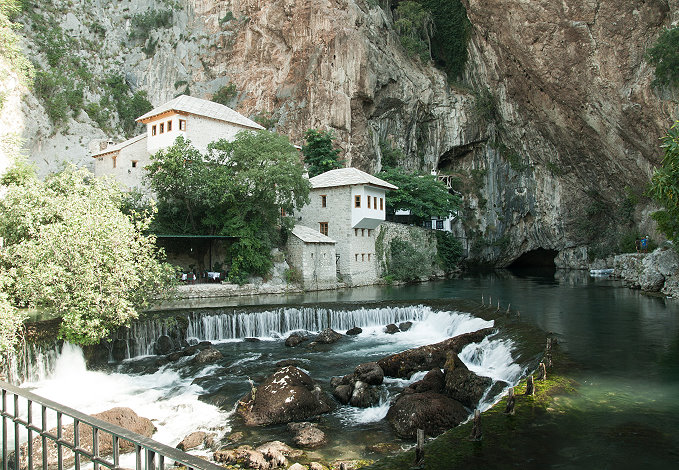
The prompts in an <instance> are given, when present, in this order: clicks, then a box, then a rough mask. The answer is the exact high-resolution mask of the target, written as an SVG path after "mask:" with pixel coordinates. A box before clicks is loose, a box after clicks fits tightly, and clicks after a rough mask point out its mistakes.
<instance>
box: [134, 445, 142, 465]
mask: <svg viewBox="0 0 679 470" xmlns="http://www.w3.org/2000/svg"><path fill="white" fill-rule="evenodd" d="M134 452H135V454H136V456H135V457H136V458H135V469H136V470H142V468H141V446H140V445H139V444H135V445H134Z"/></svg>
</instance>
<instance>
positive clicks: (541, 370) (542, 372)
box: [537, 362, 547, 380]
mask: <svg viewBox="0 0 679 470" xmlns="http://www.w3.org/2000/svg"><path fill="white" fill-rule="evenodd" d="M537 380H547V367H545V363H544V362H541V363H540V365H539V366H538V377H537Z"/></svg>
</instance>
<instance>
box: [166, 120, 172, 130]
mask: <svg viewBox="0 0 679 470" xmlns="http://www.w3.org/2000/svg"><path fill="white" fill-rule="evenodd" d="M167 132H172V119H170V120H169V121H167Z"/></svg>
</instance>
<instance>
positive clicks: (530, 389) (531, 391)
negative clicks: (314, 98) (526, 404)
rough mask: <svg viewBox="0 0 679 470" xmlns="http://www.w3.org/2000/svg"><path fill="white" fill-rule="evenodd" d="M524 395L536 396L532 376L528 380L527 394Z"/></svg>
mask: <svg viewBox="0 0 679 470" xmlns="http://www.w3.org/2000/svg"><path fill="white" fill-rule="evenodd" d="M524 395H535V383H534V382H533V376H532V375H529V376H528V378H527V379H526V393H524Z"/></svg>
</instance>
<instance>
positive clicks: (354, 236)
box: [295, 168, 398, 285]
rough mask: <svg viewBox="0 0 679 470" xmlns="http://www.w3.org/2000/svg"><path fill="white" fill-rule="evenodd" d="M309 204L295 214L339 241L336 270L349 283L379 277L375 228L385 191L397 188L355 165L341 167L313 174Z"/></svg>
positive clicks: (382, 212) (380, 217)
mask: <svg viewBox="0 0 679 470" xmlns="http://www.w3.org/2000/svg"><path fill="white" fill-rule="evenodd" d="M309 181H310V182H311V192H310V194H309V198H310V203H309V204H308V205H306V206H304V207H303V208H302V209H301V210H300V211H299V212H298V213H296V214H295V215H296V217H297V219H298V220H297V223H298V225H304V226H306V227H309V228H312V229H314V230H315V231H318V232H320V233H322V234H323V235H326V236H328V237H330V238H331V239H332V240H334V241H335V242H336V244H335V249H336V252H337V255H338V257H337V263H338V264H337V271H338V273H339V275H340V277H341V279H342V281H344V282H346V283H347V284H350V285H359V284H370V283H373V282H374V281H375V280H376V279H377V278H378V271H377V255H376V253H375V235H376V230H375V229H376V228H377V227H378V226H379V225H380V224H381V223H382V222H383V221H384V219H385V206H386V204H385V194H386V192H387V191H388V190H391V189H398V188H397V187H396V186H394V185H393V184H391V183H388V182H386V181H384V180H381V179H379V178H377V177H375V176H372V175H370V174H368V173H365V172H363V171H361V170H358V169H356V168H341V169H338V170H331V171H327V172H325V173H322V174H320V175H318V176H314V177H313V178H311V179H310V180H309Z"/></svg>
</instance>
